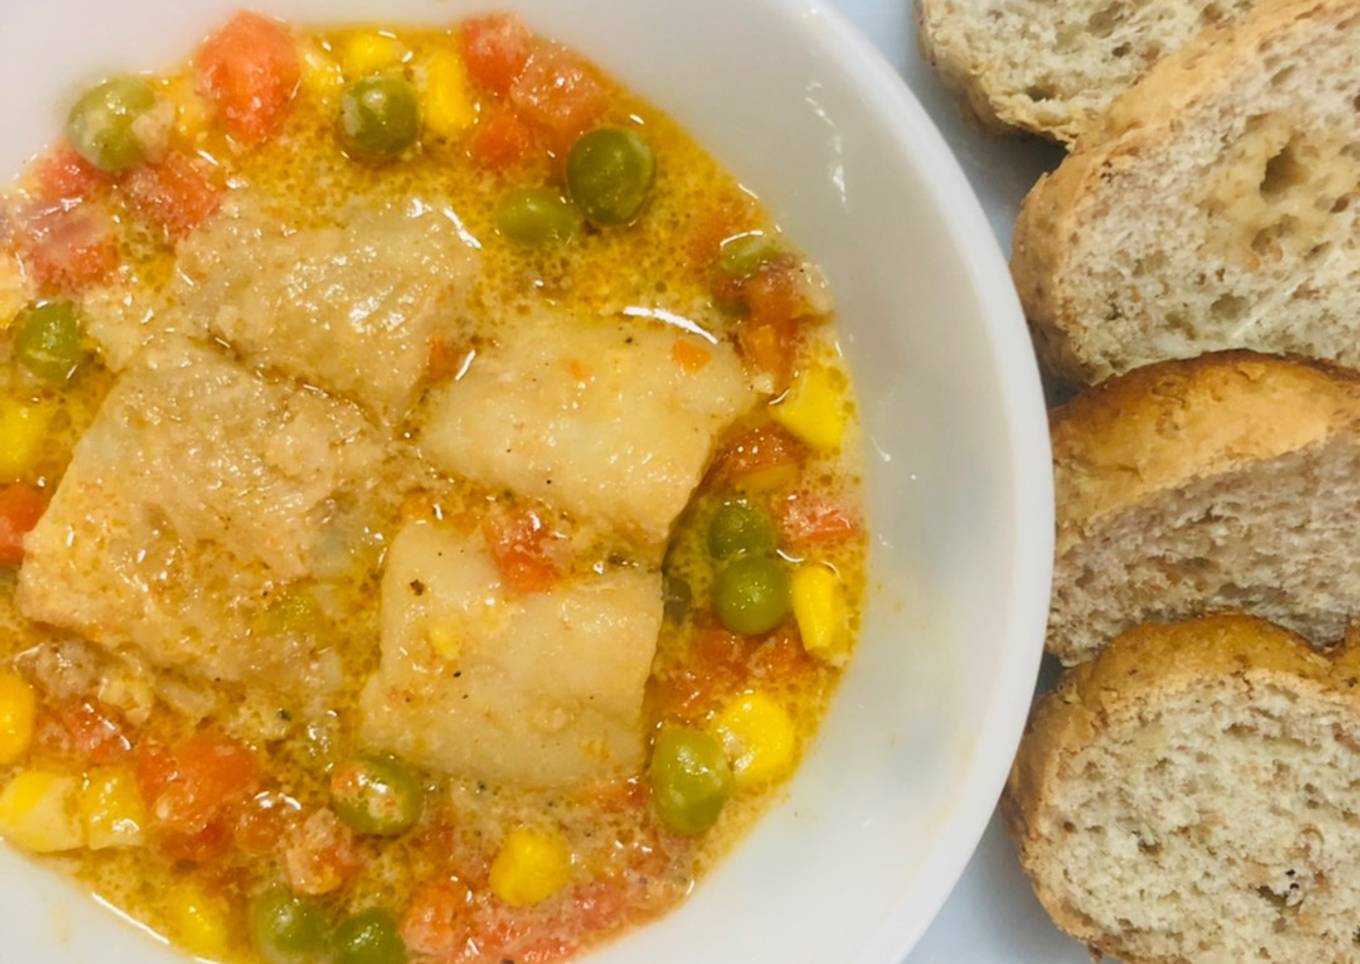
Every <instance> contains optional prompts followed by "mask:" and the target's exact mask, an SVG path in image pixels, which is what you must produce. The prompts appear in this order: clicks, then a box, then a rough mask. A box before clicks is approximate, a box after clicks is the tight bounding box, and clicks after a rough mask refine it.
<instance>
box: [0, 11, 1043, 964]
mask: <svg viewBox="0 0 1360 964" xmlns="http://www.w3.org/2000/svg"><path fill="white" fill-rule="evenodd" d="M898 2H906V0H898ZM240 3H241V0H177V2H175V3H166V2H164V0H120V2H117V3H109V2H107V0H34V2H17V0H0V5H2V7H3V9H0V89H3V90H6V91H8V94H7V96H6V98H5V108H6V130H7V132H8V133H7V135H6V137H5V138H4V139H3V141H0V175H5V176H8V175H9V174H12V173H14V172H15V171H17V170H18V169H19V167H20V166H21V164H22V163H23V162H24V160H25V159H26V157H27V156H29V155H30V154H32V153H33V152H34V151H35V149H36V148H38V147H39V146H40V145H42V144H43V143H44V142H46V141H48V140H50V139H51V138H52V137H53V136H54V134H55V132H56V131H57V130H58V124H59V122H60V117H61V113H62V110H63V108H64V107H65V106H66V105H67V104H69V102H70V100H71V98H72V96H73V95H74V93H75V92H76V91H78V90H79V89H80V88H81V86H82V85H83V84H85V83H87V82H89V81H91V80H94V79H96V78H98V77H99V76H100V75H101V74H103V73H105V72H107V71H115V70H127V69H130V68H137V69H144V68H153V67H156V66H157V65H161V64H165V63H169V62H173V61H176V60H179V59H182V58H183V57H185V56H186V55H187V54H188V53H189V51H190V50H191V49H192V47H193V44H194V43H195V41H196V40H197V39H198V38H199V37H200V36H201V35H202V34H203V33H205V32H206V31H207V30H208V29H209V28H211V27H212V26H213V25H214V24H215V23H217V22H219V21H220V20H222V19H223V18H224V16H225V15H226V14H227V13H228V12H229V11H231V10H232V9H233V8H235V7H237V6H239V5H240ZM491 3H492V5H496V3H497V0H491ZM499 4H500V5H501V6H506V7H511V8H514V9H517V10H519V11H521V12H522V13H523V14H524V15H525V16H526V17H527V18H528V19H529V20H530V21H531V22H532V23H533V24H534V25H535V26H536V27H537V28H538V29H540V30H541V31H542V32H544V33H546V34H548V35H550V36H553V37H556V38H559V39H561V40H564V41H566V42H568V43H570V44H573V45H575V46H577V47H578V48H579V49H581V50H582V51H584V52H585V53H586V54H588V55H589V56H590V57H592V58H593V59H595V60H596V61H598V62H599V63H600V64H602V65H604V66H605V67H606V68H608V69H609V70H611V71H612V72H614V73H615V74H616V75H617V76H619V77H620V78H621V79H623V80H624V81H625V82H626V83H628V84H630V85H631V86H632V87H633V88H634V89H636V90H638V91H640V92H641V93H643V94H644V95H646V96H648V97H649V98H651V99H652V100H653V101H654V102H656V103H657V104H659V105H660V106H662V107H663V108H665V109H666V110H668V111H670V112H671V113H672V114H673V115H674V116H676V117H677V118H678V119H679V120H680V121H681V122H682V123H684V124H685V125H686V126H687V127H688V128H689V129H690V130H691V131H692V132H693V133H694V134H695V135H697V137H698V138H699V139H700V140H701V141H702V142H703V143H705V144H706V145H708V146H709V147H710V148H711V149H712V150H713V151H714V153H716V155H717V156H718V157H719V158H721V159H722V160H723V161H724V162H725V163H726V164H727V165H728V166H729V167H730V168H731V169H732V170H734V171H735V172H736V173H737V174H738V175H739V176H740V177H741V178H742V179H743V180H744V181H745V182H746V183H747V184H748V185H750V186H751V187H752V188H754V189H755V190H756V191H757V192H758V193H759V194H760V195H761V196H762V197H763V198H764V199H765V201H766V202H767V203H768V204H769V205H770V206H771V208H772V209H773V211H774V212H775V214H776V216H777V217H778V218H779V220H780V221H781V222H782V223H783V225H784V227H785V228H786V229H787V230H788V231H789V233H790V234H791V236H792V237H793V238H794V239H796V241H797V242H798V243H799V244H801V245H802V246H804V247H805V248H807V249H808V250H809V251H810V252H811V253H812V255H813V256H814V257H815V258H816V259H817V260H818V261H819V262H821V264H822V265H824V266H825V268H826V270H827V273H828V274H829V276H830V278H831V282H832V286H833V289H834V291H835V293H836V296H837V300H838V303H839V306H840V320H839V324H840V331H841V334H842V339H843V344H844V347H845V350H846V353H847V355H848V357H849V360H850V363H851V365H852V367H853V370H854V374H855V378H856V382H857V388H858V391H859V395H860V399H861V403H862V409H863V414H864V420H865V426H866V429H867V434H868V436H869V438H870V442H869V449H868V453H867V455H868V488H869V498H870V503H871V506H870V522H871V525H872V530H873V561H872V568H871V582H872V598H871V601H870V604H869V609H868V614H867V619H866V625H865V630H864V635H863V639H862V642H861V644H860V649H859V652H858V655H857V657H856V659H855V661H854V664H853V666H852V668H851V669H850V671H849V673H848V675H847V677H846V679H845V682H844V685H843V686H842V688H841V690H840V692H839V694H838V696H837V698H836V700H835V702H834V704H833V706H832V709H831V711H830V713H829V715H828V717H827V719H826V721H825V724H824V726H823V729H822V732H821V735H820V737H819V739H818V740H817V742H816V744H815V745H814V746H813V748H812V750H811V752H810V754H809V755H808V758H807V760H806V762H805V764H804V765H803V768H802V769H801V771H800V772H799V774H798V776H797V778H796V779H795V780H794V782H793V784H792V786H791V788H790V791H789V793H788V795H787V798H786V800H785V802H784V803H783V804H782V805H780V806H778V807H777V808H775V809H774V810H773V811H772V812H771V813H770V814H769V815H768V816H767V817H766V818H765V819H764V820H763V821H762V822H761V823H760V824H759V825H758V826H757V828H756V830H755V832H754V833H753V834H752V835H751V836H750V837H749V838H748V839H747V840H746V841H745V842H744V843H743V844H742V845H741V846H740V847H738V848H737V850H736V851H735V852H734V853H733V854H732V855H731V856H730V858H729V859H728V860H726V861H725V862H724V863H723V864H722V865H721V866H720V867H719V868H718V870H717V871H716V872H715V873H714V874H713V875H712V876H711V877H709V878H708V879H706V880H705V881H703V882H702V884H701V885H700V886H699V887H698V889H697V891H696V892H695V894H694V895H693V897H692V899H691V900H690V901H689V902H688V903H686V904H685V905H684V906H683V907H682V908H680V909H679V910H678V911H677V912H676V913H674V914H672V915H670V916H669V917H667V918H665V919H664V920H662V921H660V922H659V923H657V924H654V925H652V926H650V927H648V928H645V929H643V930H640V931H638V932H636V933H634V934H632V935H631V936H629V937H628V938H626V939H625V940H624V941H622V942H620V943H616V944H613V945H611V946H609V947H607V948H606V949H605V950H603V951H602V952H601V953H600V954H599V955H597V957H596V958H593V960H598V961H600V962H619V964H622V962H625V961H637V960H646V961H650V962H653V964H671V962H674V964H681V962H690V961H707V962H710V964H724V962H733V964H735V962H778V964H840V962H865V964H897V962H898V961H900V960H901V959H902V957H903V956H904V955H905V954H906V953H907V951H908V950H909V949H910V947H911V945H912V944H913V943H914V942H915V940H916V938H917V937H918V936H919V935H920V934H921V932H922V931H923V930H924V929H925V927H926V925H927V924H928V923H929V922H930V919H931V918H932V917H933V916H934V914H935V912H936V911H937V910H938V908H939V906H940V904H941V903H942V902H943V900H944V898H945V896H946V895H947V893H948V891H949V890H950V888H951V887H952V885H953V884H954V882H955V880H956V879H957V877H958V875H959V873H960V872H961V870H962V869H963V866H964V863H965V862H966V861H967V859H968V856H969V854H970V853H971V852H972V850H973V848H974V846H975V845H976V843H977V840H978V837H979V836H980V834H981V833H982V829H983V826H984V824H985V823H986V821H987V818H988V815H989V814H990V812H991V810H992V807H993V804H994V803H995V801H996V797H997V794H998V792H999V791H1000V788H1001V785H1002V781H1003V779H1004V776H1005V773H1006V770H1007V767H1008V766H1009V764H1010V760H1011V757H1012V754H1013V753H1014V750H1015V746H1016V743H1017V741H1018V739H1019V736H1020V731H1021V727H1022V725H1023V721H1024V717H1025V714H1026V711H1027V710H1028V707H1029V701H1030V696H1031V693H1032V690H1033V686H1034V680H1035V674H1036V671H1037V667H1038V662H1039V655H1040V650H1041V644H1042V636H1043V628H1044V620H1045V615H1046V612H1047V603H1048V590H1049V578H1050V559H1051V551H1052V542H1051V540H1052V528H1053V511H1052V493H1051V483H1050V475H1049V449H1048V440H1047V430H1046V423H1045V417H1044V409H1043V403H1042V400H1041V396H1040V391H1039V384H1038V378H1037V373H1036V369H1035V364H1034V360H1033V357H1032V354H1031V351H1030V345H1029V342H1028V339H1027V337H1026V335H1025V329H1024V324H1023V321H1022V318H1021V314H1020V309H1019V306H1018V304H1017V302H1016V298H1015V295H1014V292H1013V290H1012V288H1011V284H1010V280H1009V275H1008V273H1007V271H1006V265H1005V262H1004V260H1003V258H1002V256H1001V253H1000V251H999V250H998V248H997V245H996V241H995V240H994V238H993V235H992V233H991V231H990V230H989V228H988V225H987V223H986V221H985V220H984V218H983V215H982V212H981V210H980V208H979V206H978V203H977V201H976V199H975V198H974V196H973V194H972V193H971V191H970V190H969V188H968V186H967V184H966V183H965V181H964V178H963V176H962V174H961V173H960V171H959V168H958V166H957V164H956V163H955V161H954V159H953V157H952V156H951V155H950V154H949V151H948V150H947V148H946V147H945V145H944V142H943V141H942V140H941V138H940V136H939V134H938V133H937V132H936V130H935V129H934V127H933V126H932V125H931V123H930V121H929V120H927V118H926V115H925V114H924V113H923V112H922V110H921V108H920V106H919V105H918V104H917V103H916V101H915V99H914V98H913V97H912V95H911V94H910V93H909V92H908V91H907V89H906V88H905V87H904V86H903V85H902V83H901V82H900V80H899V78H898V77H897V76H896V75H895V74H894V73H893V72H892V70H891V69H890V68H889V67H888V66H887V65H886V64H885V63H884V62H883V61H882V60H881V58H880V56H879V55H878V53H877V52H876V51H875V50H873V49H872V48H871V47H870V46H869V44H868V43H867V42H866V41H864V40H863V39H862V38H861V37H859V36H858V35H857V34H855V33H854V32H853V31H852V30H851V29H849V28H848V27H847V26H846V25H845V24H844V23H843V22H842V20H841V19H840V18H839V17H838V16H836V15H835V14H834V13H832V12H830V11H828V10H826V9H824V8H823V7H822V6H820V4H818V3H814V2H810V0H685V2H683V3H676V2H674V0H499ZM253 5H254V6H257V7H258V8H261V9H264V10H267V11H269V12H272V13H276V14H278V15H279V16H282V17H285V18H288V19H290V20H293V21H295V22H307V21H312V22H315V21H330V22H335V21H344V20H354V19H364V18H367V19H375V18H381V19H383V20H385V21H390V22H395V23H400V22H403V21H409V22H415V21H436V22H446V21H449V20H453V19H455V18H457V17H459V16H461V15H464V14H467V13H470V12H474V11H475V10H476V9H477V8H478V7H480V6H485V4H479V3H477V2H476V0H256V2H255V3H254V4H253ZM0 850H3V848H0ZM0 907H2V908H3V914H0V917H3V919H4V920H5V921H6V933H5V938H4V941H5V950H4V951H3V952H2V953H0V958H3V959H4V960H24V961H34V962H37V961H42V962H76V961H98V962H100V964H124V962H127V964H130V962H133V961H137V962H144V961H159V960H162V959H164V960H173V959H174V957H173V955H172V954H170V953H169V952H168V951H156V950H152V949H149V948H148V946H147V944H146V941H145V939H144V938H143V937H141V936H139V935H137V934H135V933H133V932H131V931H130V930H129V929H127V928H125V927H122V926H120V925H118V924H116V923H115V922H113V921H112V920H111V919H110V918H109V915H107V914H106V913H105V912H103V911H101V910H99V909H98V908H96V907H95V906H94V904H93V903H92V902H90V901H88V900H82V899H80V898H78V897H76V896H74V895H73V891H72V890H71V888H70V887H69V886H68V885H66V884H65V883H64V882H62V881H60V880H58V879H57V878H56V877H54V876H51V875H47V874H44V873H41V872H39V871H36V870H34V869H32V868H30V867H29V866H28V865H27V864H26V863H25V862H24V861H23V860H21V859H20V858H19V857H17V856H15V855H13V854H10V853H7V852H0Z"/></svg>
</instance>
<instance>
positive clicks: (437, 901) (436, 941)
mask: <svg viewBox="0 0 1360 964" xmlns="http://www.w3.org/2000/svg"><path fill="white" fill-rule="evenodd" d="M470 900H471V891H469V890H468V888H467V887H466V886H464V885H463V884H460V883H456V882H452V881H446V880H431V881H427V882H426V883H424V884H421V885H420V888H419V889H418V890H417V891H416V893H415V896H413V897H412V898H411V903H410V904H408V905H407V908H406V913H405V914H403V915H402V919H401V936H402V940H403V941H404V942H405V944H406V946H407V947H408V948H410V950H411V951H413V952H414V953H416V954H424V955H427V956H430V957H442V956H450V955H452V954H453V953H454V952H455V951H457V950H459V949H460V948H462V947H465V946H466V944H467V939H468V925H467V920H466V917H467V913H468V905H469V903H470Z"/></svg>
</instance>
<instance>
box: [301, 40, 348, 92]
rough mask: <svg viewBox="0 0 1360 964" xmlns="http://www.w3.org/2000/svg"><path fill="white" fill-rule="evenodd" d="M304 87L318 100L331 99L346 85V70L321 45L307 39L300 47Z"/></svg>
mask: <svg viewBox="0 0 1360 964" xmlns="http://www.w3.org/2000/svg"><path fill="white" fill-rule="evenodd" d="M298 62H299V64H300V67H301V70H302V87H303V89H304V90H305V91H307V93H309V94H311V95H312V96H313V97H315V98H316V99H317V100H320V101H323V102H324V101H329V100H330V99H331V98H332V97H334V96H335V95H336V94H338V93H340V90H341V88H343V87H344V86H345V72H344V71H343V70H341V69H340V64H339V63H337V62H336V59H335V58H334V57H332V56H331V55H330V54H329V53H327V52H326V51H325V50H323V49H322V48H321V46H320V45H319V44H317V43H314V42H312V41H307V42H305V43H303V44H301V45H300V46H299V47H298Z"/></svg>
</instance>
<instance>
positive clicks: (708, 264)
mask: <svg viewBox="0 0 1360 964" xmlns="http://www.w3.org/2000/svg"><path fill="white" fill-rule="evenodd" d="M696 217H697V220H696V221H695V223H694V227H693V228H691V229H690V231H689V239H688V241H686V243H685V255H686V258H687V259H688V260H689V263H690V266H691V267H694V268H697V269H699V270H700V271H704V272H707V271H709V270H710V269H711V268H712V267H713V264H714V262H716V261H717V260H718V252H719V251H720V250H721V249H722V244H723V242H724V241H726V240H727V239H728V238H731V237H735V236H736V235H738V234H741V233H743V232H745V231H749V230H751V227H752V224H751V221H752V204H751V200H750V198H748V197H747V196H745V195H743V194H738V193H736V192H734V191H729V192H727V194H726V196H724V197H721V198H720V199H719V200H717V201H715V202H714V203H713V205H712V206H711V207H709V208H708V209H707V210H705V211H703V212H702V213H700V214H698V215H697V216H696Z"/></svg>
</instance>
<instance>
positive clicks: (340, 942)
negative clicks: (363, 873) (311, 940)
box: [333, 907, 406, 964]
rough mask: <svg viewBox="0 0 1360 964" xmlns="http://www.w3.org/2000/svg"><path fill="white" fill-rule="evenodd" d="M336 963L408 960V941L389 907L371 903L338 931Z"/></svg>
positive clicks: (376, 963) (392, 963)
mask: <svg viewBox="0 0 1360 964" xmlns="http://www.w3.org/2000/svg"><path fill="white" fill-rule="evenodd" d="M333 961H334V964H405V961H406V945H405V943H403V941H402V939H401V934H400V933H399V932H398V930H397V921H396V918H394V917H393V916H392V914H391V912H390V911H386V910H383V909H382V908H380V907H372V908H369V909H368V910H365V911H360V912H359V913H357V914H355V915H354V916H353V917H351V918H350V919H349V920H347V921H345V922H344V923H343V924H341V925H340V927H339V928H338V929H337V930H336V932H335V954H334V957H333Z"/></svg>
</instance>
